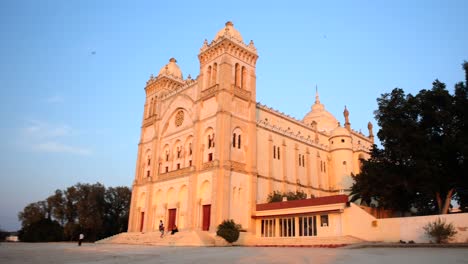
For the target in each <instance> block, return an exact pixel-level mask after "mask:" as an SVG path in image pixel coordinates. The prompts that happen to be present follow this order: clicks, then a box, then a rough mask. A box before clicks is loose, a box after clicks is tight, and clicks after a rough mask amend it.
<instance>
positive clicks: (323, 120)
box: [302, 93, 338, 132]
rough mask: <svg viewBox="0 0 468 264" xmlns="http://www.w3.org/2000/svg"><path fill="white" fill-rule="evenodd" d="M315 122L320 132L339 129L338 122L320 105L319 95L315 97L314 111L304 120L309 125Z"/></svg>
mask: <svg viewBox="0 0 468 264" xmlns="http://www.w3.org/2000/svg"><path fill="white" fill-rule="evenodd" d="M314 121H315V122H317V130H318V131H326V132H330V131H332V130H334V129H335V128H337V127H338V120H337V119H336V118H335V117H334V116H333V115H332V114H331V113H330V112H328V111H327V110H326V109H325V106H324V105H323V104H321V103H320V100H319V97H318V93H317V94H316V95H315V104H314V105H313V106H312V109H311V110H310V112H309V113H307V114H306V115H305V116H304V118H303V119H302V122H304V123H306V124H307V125H311V124H312V122H314Z"/></svg>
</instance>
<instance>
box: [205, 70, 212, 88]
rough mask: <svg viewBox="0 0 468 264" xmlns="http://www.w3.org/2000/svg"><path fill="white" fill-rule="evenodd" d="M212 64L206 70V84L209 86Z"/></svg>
mask: <svg viewBox="0 0 468 264" xmlns="http://www.w3.org/2000/svg"><path fill="white" fill-rule="evenodd" d="M210 82H211V66H208V69H207V70H206V84H207V86H210V85H211V83H210Z"/></svg>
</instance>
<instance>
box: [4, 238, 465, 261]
mask: <svg viewBox="0 0 468 264" xmlns="http://www.w3.org/2000/svg"><path fill="white" fill-rule="evenodd" d="M0 263H5V264H16V263H70V264H71V263H99V264H107V263H145V264H146V263H148V264H149V263H151V264H153V263H203V264H207V263H221V264H228V263H314V264H328V263H346V264H353V263H356V264H358V263H359V264H371V263H378V264H395V263H398V264H403V263H411V264H417V263H424V264H430V263H438V264H440V263H443V264H449V263H468V249H467V248H430V249H428V248H362V249H345V248H338V249H329V248H256V247H223V248H221V247H216V248H213V247H212V248H196V247H154V246H134V245H109V244H84V245H83V246H81V247H78V246H77V245H76V244H74V243H73V244H72V243H1V244H0Z"/></svg>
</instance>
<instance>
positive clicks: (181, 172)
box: [157, 166, 195, 181]
mask: <svg viewBox="0 0 468 264" xmlns="http://www.w3.org/2000/svg"><path fill="white" fill-rule="evenodd" d="M194 171H195V167H194V166H191V167H187V168H183V169H179V170H175V171H170V172H166V173H160V174H159V176H158V180H157V181H163V180H167V179H174V178H180V177H183V176H188V174H190V173H191V172H194Z"/></svg>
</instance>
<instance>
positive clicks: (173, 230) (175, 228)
mask: <svg viewBox="0 0 468 264" xmlns="http://www.w3.org/2000/svg"><path fill="white" fill-rule="evenodd" d="M177 232H179V229H177V226H176V225H174V227H173V228H172V231H171V235H173V234H175V233H177Z"/></svg>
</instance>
